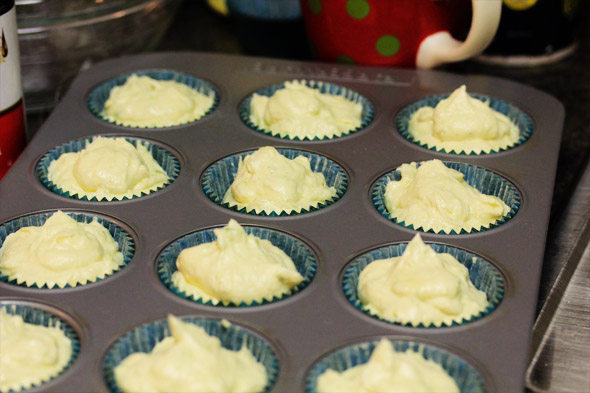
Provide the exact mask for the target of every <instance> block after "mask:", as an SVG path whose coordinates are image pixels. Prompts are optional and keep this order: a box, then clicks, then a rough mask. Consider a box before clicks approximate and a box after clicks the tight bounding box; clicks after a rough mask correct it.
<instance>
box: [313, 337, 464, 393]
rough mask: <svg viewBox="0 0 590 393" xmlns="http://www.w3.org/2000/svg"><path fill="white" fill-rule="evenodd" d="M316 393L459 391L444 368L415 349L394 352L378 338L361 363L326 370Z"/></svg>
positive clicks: (389, 345)
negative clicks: (336, 369)
mask: <svg viewBox="0 0 590 393" xmlns="http://www.w3.org/2000/svg"><path fill="white" fill-rule="evenodd" d="M317 391H318V393H342V392H351V393H352V392H354V393H385V392H387V393H409V392H411V393H459V387H458V386H457V384H456V383H455V381H454V380H453V378H451V377H450V376H449V375H448V374H447V373H446V372H445V370H444V369H443V368H442V367H441V366H440V365H438V364H436V363H435V362H433V361H432V360H426V359H424V357H423V356H422V355H421V354H419V353H416V352H412V351H406V352H396V351H395V350H394V349H393V346H392V345H391V342H390V341H389V340H387V339H381V341H380V342H379V344H378V345H377V346H376V347H375V349H374V350H373V353H372V354H371V357H370V359H369V361H368V362H367V363H365V364H362V365H359V366H355V367H352V368H349V369H348V370H345V371H343V372H342V373H339V372H337V371H334V370H332V369H328V370H326V372H324V373H323V374H322V375H320V376H319V377H318V380H317Z"/></svg>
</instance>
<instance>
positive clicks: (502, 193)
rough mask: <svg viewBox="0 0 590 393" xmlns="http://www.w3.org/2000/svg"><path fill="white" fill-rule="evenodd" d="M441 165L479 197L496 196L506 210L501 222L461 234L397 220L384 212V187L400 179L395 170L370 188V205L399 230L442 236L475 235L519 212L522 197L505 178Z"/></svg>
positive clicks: (465, 167) (451, 164)
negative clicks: (460, 174)
mask: <svg viewBox="0 0 590 393" xmlns="http://www.w3.org/2000/svg"><path fill="white" fill-rule="evenodd" d="M444 164H445V165H446V166H447V167H448V168H451V169H454V170H456V171H459V172H461V173H463V179H464V180H465V182H466V183H467V184H469V185H470V186H471V187H474V188H475V189H477V190H478V191H479V192H481V193H482V194H486V195H491V196H495V197H497V198H499V199H501V200H502V201H503V202H504V203H505V204H506V205H508V207H509V209H510V210H509V211H508V212H507V213H506V215H504V216H503V217H502V218H501V219H499V220H497V221H496V222H493V223H490V224H489V225H488V226H482V227H480V228H471V229H470V230H465V229H461V230H460V231H455V230H451V231H448V232H445V231H443V230H440V231H435V230H433V229H424V228H422V227H421V226H420V227H415V226H414V225H412V224H409V223H406V222H405V221H402V220H399V219H398V218H396V217H395V216H394V215H393V214H392V213H391V212H389V211H388V210H387V207H386V206H385V188H386V187H387V184H388V183H389V182H390V181H399V180H400V179H401V173H400V171H399V170H398V169H395V170H393V171H390V172H387V173H386V174H384V175H382V176H381V177H379V178H378V179H377V181H376V182H375V183H374V184H373V186H372V187H371V199H372V201H373V206H375V208H376V209H377V211H378V212H379V213H380V214H381V215H382V216H383V217H385V218H386V219H388V220H389V221H393V222H394V223H395V224H397V225H400V226H402V227H405V228H408V229H411V230H415V231H420V232H427V233H436V234H441V235H463V234H472V233H477V232H483V231H487V230H490V229H493V228H497V227H499V226H501V225H503V224H504V223H506V222H508V221H509V220H510V219H511V218H512V217H514V215H515V214H516V213H517V212H518V209H519V208H520V202H521V197H520V193H519V191H518V189H517V188H516V186H514V184H512V183H511V182H510V181H508V180H507V179H505V178H503V177H502V176H500V175H499V174H497V173H495V172H492V171H490V170H488V169H486V168H482V167H478V166H475V165H470V164H465V163H461V162H447V161H445V162H444ZM419 166H420V162H418V163H416V167H419Z"/></svg>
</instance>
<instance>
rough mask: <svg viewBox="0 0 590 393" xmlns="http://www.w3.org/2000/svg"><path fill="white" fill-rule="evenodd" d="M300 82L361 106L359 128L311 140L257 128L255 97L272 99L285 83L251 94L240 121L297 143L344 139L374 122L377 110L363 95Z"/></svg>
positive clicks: (320, 82) (255, 128)
mask: <svg viewBox="0 0 590 393" xmlns="http://www.w3.org/2000/svg"><path fill="white" fill-rule="evenodd" d="M299 82H301V83H303V84H305V86H307V87H309V88H311V89H315V90H318V91H319V92H320V93H322V94H330V95H333V96H340V97H344V98H345V99H347V100H348V101H350V102H352V103H355V104H361V105H362V108H363V109H362V113H361V124H360V125H359V126H358V127H356V128H353V129H351V130H349V131H348V132H346V133H343V134H342V135H340V136H323V137H321V138H320V137H315V136H314V137H313V138H309V137H307V136H306V137H304V138H300V137H298V136H294V137H290V136H288V135H285V136H281V135H278V134H274V133H273V132H272V131H271V130H269V129H265V128H261V127H259V126H257V125H256V124H254V123H253V122H252V120H251V119H250V113H251V111H250V103H251V101H252V97H253V95H254V94H257V95H261V96H266V97H271V96H272V95H273V94H274V93H276V92H277V91H278V90H281V89H284V88H285V84H284V83H281V84H276V85H271V86H267V87H264V88H262V89H259V90H257V91H255V92H253V93H251V94H250V95H248V96H247V97H246V98H245V99H244V100H243V101H242V102H241V103H240V106H239V108H238V113H239V116H240V119H242V121H243V122H244V124H246V125H247V126H248V127H250V128H251V129H253V130H254V131H257V132H259V133H262V134H267V135H271V136H274V137H276V138H281V139H289V140H296V141H297V140H311V141H320V140H327V139H335V138H342V137H345V136H348V135H351V134H354V133H356V132H359V131H361V130H363V129H364V128H366V127H367V126H368V125H369V124H370V123H371V121H373V117H374V115H375V109H374V107H373V104H372V103H371V102H370V101H369V100H368V99H367V98H366V97H364V96H363V95H361V94H360V93H358V92H356V91H354V90H351V89H348V88H346V87H344V86H340V85H336V84H332V83H328V82H323V81H316V80H304V79H302V80H299Z"/></svg>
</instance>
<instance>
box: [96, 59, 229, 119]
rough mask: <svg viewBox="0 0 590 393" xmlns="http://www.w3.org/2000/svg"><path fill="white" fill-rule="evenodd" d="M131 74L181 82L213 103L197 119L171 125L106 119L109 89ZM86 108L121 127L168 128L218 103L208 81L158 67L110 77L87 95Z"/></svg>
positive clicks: (215, 106)
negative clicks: (147, 125)
mask: <svg viewBox="0 0 590 393" xmlns="http://www.w3.org/2000/svg"><path fill="white" fill-rule="evenodd" d="M131 75H137V76H144V75H146V76H149V77H150V78H152V79H156V80H161V81H175V82H178V83H182V84H185V85H187V86H188V87H190V88H192V89H194V90H196V91H197V92H199V93H201V94H204V95H206V96H210V95H212V96H213V103H212V104H211V107H210V108H209V109H208V110H207V111H206V112H205V113H204V114H203V115H202V116H201V117H200V118H198V119H194V120H191V121H188V122H185V123H179V124H175V125H173V126H166V127H142V126H130V125H124V124H120V123H118V122H114V121H112V120H109V119H107V118H106V117H105V116H104V105H105V102H106V101H107V100H108V99H109V95H110V94H111V90H112V89H113V88H114V87H116V86H121V85H123V84H125V82H126V81H127V79H128V78H129V77H130V76H131ZM87 102H88V109H89V110H90V112H91V113H92V114H93V115H94V116H96V117H98V118H99V119H101V120H104V121H106V122H107V123H111V124H117V125H119V126H121V127H128V128H148V129H161V128H169V127H177V126H181V125H185V124H190V123H194V122H196V121H198V120H200V119H202V118H204V117H205V116H207V115H208V114H210V113H211V112H213V111H214V110H215V109H216V108H217V106H218V105H219V93H218V92H217V90H216V89H215V88H214V87H213V85H211V84H210V83H209V82H206V81H205V80H203V79H199V78H196V77H194V76H192V75H189V74H184V73H180V72H177V71H172V70H160V69H150V70H138V71H135V72H130V73H128V74H124V75H120V76H118V77H116V78H113V79H110V80H108V81H106V82H104V83H102V84H100V85H99V86H97V87H95V88H94V89H93V90H92V91H91V92H90V94H89V95H88V101H87Z"/></svg>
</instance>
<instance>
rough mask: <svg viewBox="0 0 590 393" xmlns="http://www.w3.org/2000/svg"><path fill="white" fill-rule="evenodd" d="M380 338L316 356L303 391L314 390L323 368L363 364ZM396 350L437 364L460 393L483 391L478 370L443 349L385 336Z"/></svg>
mask: <svg viewBox="0 0 590 393" xmlns="http://www.w3.org/2000/svg"><path fill="white" fill-rule="evenodd" d="M379 341H380V339H374V340H372V341H366V342H360V343H356V344H351V345H348V346H345V347H342V348H340V349H337V350H335V351H333V352H331V353H328V354H327V355H325V356H323V357H322V358H320V359H319V360H318V361H316V362H315V363H314V364H313V365H312V367H311V369H310V370H309V372H308V374H307V378H306V382H305V392H306V393H316V392H317V390H316V385H317V379H318V377H319V376H320V375H321V374H323V373H324V372H325V371H326V370H327V369H333V370H335V371H338V372H342V371H344V370H347V369H349V368H352V367H355V366H358V365H361V364H365V363H367V362H368V361H369V358H370V356H371V354H372V353H373V350H374V349H375V347H376V346H377V344H379ZM389 341H390V342H391V344H392V345H393V349H394V350H395V351H396V352H406V351H413V352H417V353H420V354H422V356H423V357H424V358H425V359H426V360H431V361H433V362H435V363H437V364H438V365H440V366H441V367H442V368H443V369H444V370H445V371H446V373H447V374H448V375H449V376H450V377H451V378H453V379H454V380H455V383H456V384H457V386H458V387H459V391H461V393H483V392H485V391H486V388H485V384H484V381H483V379H482V377H481V375H480V373H479V372H478V371H477V370H476V369H475V368H474V367H473V366H472V365H470V364H469V363H468V362H466V361H465V360H463V359H461V358H460V357H459V356H457V355H455V354H453V353H452V352H449V351H447V350H445V349H442V348H439V347H436V346H434V345H430V344H425V343H420V342H416V341H410V340H396V339H393V338H389Z"/></svg>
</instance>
